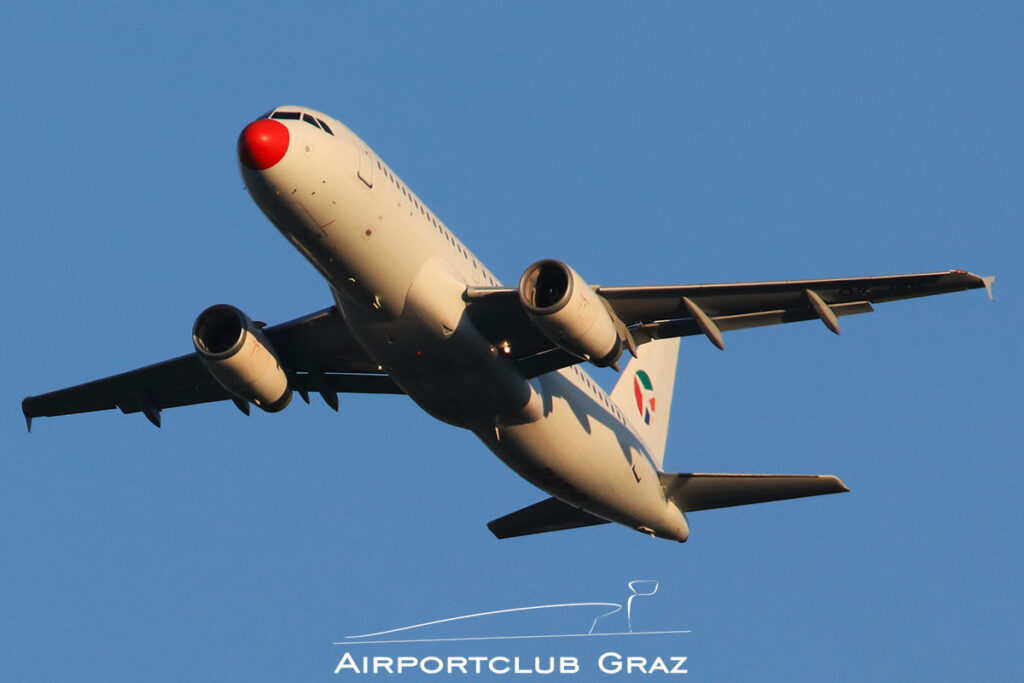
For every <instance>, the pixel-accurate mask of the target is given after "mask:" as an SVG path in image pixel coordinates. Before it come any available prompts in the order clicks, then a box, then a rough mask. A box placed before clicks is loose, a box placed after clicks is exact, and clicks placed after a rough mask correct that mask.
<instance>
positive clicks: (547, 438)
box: [476, 373, 689, 541]
mask: <svg viewBox="0 0 1024 683" xmlns="http://www.w3.org/2000/svg"><path fill="white" fill-rule="evenodd" d="M538 379H539V384H540V389H541V393H542V403H543V410H544V414H543V417H542V419H540V420H538V421H536V422H532V423H528V424H521V425H514V426H508V427H501V428H498V430H497V431H496V432H495V430H491V431H490V432H488V431H487V430H482V429H481V430H477V432H476V433H477V436H478V437H479V438H480V439H481V440H482V441H483V442H484V443H485V444H486V445H487V446H488V447H489V448H490V449H491V450H492V451H493V452H494V453H495V454H496V455H497V456H498V457H499V458H501V460H502V461H503V462H505V464H507V465H508V466H509V467H511V468H512V469H513V470H515V471H516V472H517V473H518V474H519V475H520V476H522V477H523V478H524V479H526V480H527V481H529V482H530V483H532V484H533V485H535V486H537V487H538V488H540V489H542V490H544V491H547V492H548V493H550V494H551V495H553V496H554V497H556V498H558V499H559V500H562V501H563V502H566V503H568V504H570V505H573V506H576V507H579V508H582V509H583V510H585V511H587V512H589V513H591V514H594V515H597V516H599V517H602V518H604V519H608V520H611V521H614V522H618V523H620V524H624V525H626V526H629V527H631V528H634V529H640V530H643V531H646V532H648V533H654V534H655V535H657V536H661V537H664V538H671V539H675V540H679V541H683V540H686V538H687V536H688V534H689V528H688V526H687V523H686V520H685V518H684V517H683V515H682V513H681V512H679V510H678V509H677V508H676V507H675V506H674V505H672V504H671V503H669V502H668V501H667V500H666V498H665V495H664V492H663V491H662V489H661V484H660V482H659V480H658V477H657V471H656V470H655V468H654V467H653V465H652V464H651V462H650V460H649V459H648V458H647V457H646V456H645V448H644V446H643V444H642V443H640V442H639V441H638V440H637V438H636V436H635V435H634V434H633V433H632V432H631V431H629V430H628V429H626V428H625V427H624V426H623V425H622V424H621V423H619V422H618V420H617V419H616V418H615V417H614V416H612V415H611V414H609V413H607V412H605V411H604V410H603V407H602V406H600V405H599V404H597V403H595V402H591V404H590V405H588V404H587V401H586V400H581V399H580V396H578V395H576V394H577V392H579V393H582V392H581V391H580V390H579V389H578V388H577V387H575V385H574V384H573V383H572V382H571V381H570V379H569V378H568V377H566V376H565V375H563V374H561V373H551V374H550V375H544V376H542V377H541V378H538Z"/></svg>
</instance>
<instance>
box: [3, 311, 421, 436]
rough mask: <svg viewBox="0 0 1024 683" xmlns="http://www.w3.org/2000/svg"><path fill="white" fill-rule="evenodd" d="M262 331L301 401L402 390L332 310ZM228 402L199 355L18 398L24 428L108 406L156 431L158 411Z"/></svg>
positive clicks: (333, 401)
mask: <svg viewBox="0 0 1024 683" xmlns="http://www.w3.org/2000/svg"><path fill="white" fill-rule="evenodd" d="M263 333H264V334H265V335H266V336H267V339H269V340H270V343H271V345H273V347H274V350H275V351H276V353H277V357H278V360H280V361H281V366H282V367H283V369H284V370H285V372H286V373H288V379H289V384H290V385H291V387H292V388H293V389H294V390H296V391H298V392H299V394H300V395H301V396H302V397H303V398H304V399H305V400H306V401H307V402H308V400H309V392H319V393H320V394H321V395H323V397H324V400H326V401H327V402H328V404H329V405H331V407H333V408H335V410H337V396H336V395H335V393H336V392H360V393H382V394H401V393H403V392H402V390H401V389H399V388H398V386H397V385H395V383H394V382H393V381H392V380H391V377H389V376H388V375H387V374H386V373H383V372H381V371H380V370H379V369H378V368H377V365H376V363H374V362H373V361H372V360H371V359H370V358H369V357H368V356H367V355H366V353H365V352H364V351H363V349H362V348H361V347H360V346H359V343H358V342H356V340H355V338H354V337H353V336H352V333H351V332H349V329H348V327H347V326H346V325H345V322H344V320H342V318H341V316H340V315H339V313H338V311H337V309H336V308H334V307H333V306H332V307H331V308H326V309H324V310H322V311H317V312H316V313H312V314H310V315H307V316H303V317H301V318H297V319H295V320H291V321H289V322H286V323H281V324H280V325H275V326H273V327H267V328H264V330H263ZM229 399H231V400H235V399H234V398H233V396H232V395H231V394H230V393H228V391H227V390H226V389H224V388H223V387H222V386H221V385H220V384H219V383H218V382H217V381H216V380H215V379H214V378H213V377H212V376H211V375H210V373H209V372H207V370H206V368H205V367H204V366H203V364H202V362H201V361H200V360H199V357H198V356H197V355H196V354H195V353H190V354H188V355H186V356H180V357H178V358H174V359H172V360H168V361H164V362H162V363H157V364H155V365H149V366H147V367H144V368H140V369H138V370H131V371H129V372H125V373H122V374H120V375H114V376H113V377H107V378H105V379H99V380H95V381H93V382H87V383H85V384H79V385H78V386H74V387H70V388H67V389H60V390H57V391H53V392H50V393H47V394H41V395H39V396H30V397H28V398H26V399H25V400H24V401H22V403H21V409H22V412H23V413H24V414H25V420H26V422H27V423H28V426H29V429H31V427H32V418H34V417H50V416H54V415H70V414H72V413H85V412H90V411H94V410H111V409H113V408H118V409H119V410H120V411H121V412H123V413H137V412H142V413H144V414H145V415H146V417H147V418H149V420H150V421H151V422H153V424H155V425H157V426H158V427H159V426H160V411H161V410H163V409H164V408H175V407H177V406H184V405H192V404H196V403H207V402H210V401H224V400H229ZM240 407H241V406H240ZM246 407H247V406H246ZM244 409H245V408H243V410H244Z"/></svg>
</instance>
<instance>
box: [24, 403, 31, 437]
mask: <svg viewBox="0 0 1024 683" xmlns="http://www.w3.org/2000/svg"><path fill="white" fill-rule="evenodd" d="M21 412H22V413H24V415H25V426H26V427H28V432H29V434H31V433H32V416H31V415H29V412H28V407H27V406H26V405H25V401H22V402H21Z"/></svg>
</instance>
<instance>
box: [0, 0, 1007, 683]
mask: <svg viewBox="0 0 1024 683" xmlns="http://www.w3.org/2000/svg"><path fill="white" fill-rule="evenodd" d="M213 4H216V5H217V6H216V7H213V6H211V3H184V4H166V3H164V4H161V5H159V6H157V5H154V6H152V7H148V8H144V7H142V6H141V5H140V4H139V3H110V4H105V5H103V7H102V8H99V7H89V6H88V4H87V3H67V4H54V3H36V2H33V3H23V2H8V3H4V4H3V6H2V8H0V55H2V64H3V68H2V69H0V86H2V91H3V93H4V96H5V100H6V105H5V106H4V107H3V108H2V109H0V121H2V123H3V130H4V131H5V134H4V146H3V163H2V165H0V188H2V189H0V193H2V197H3V206H4V218H3V220H4V225H5V229H4V235H5V238H6V245H5V248H4V249H3V250H2V251H0V264H2V265H0V302H2V303H0V305H2V307H3V313H4V319H5V323H6V334H5V341H4V343H3V353H2V354H0V368H2V371H0V372H2V374H0V377H2V379H3V382H2V392H3V394H2V395H3V401H2V402H0V407H3V410H0V435H2V436H0V679H3V680H10V681H52V680H62V681H75V680H140V681H141V680H147V681H180V680H245V681H258V680H266V681H280V680H303V681H320V680H324V681H326V680H330V679H332V677H333V674H332V671H333V669H334V666H335V665H336V664H337V661H338V659H339V657H340V654H341V652H342V649H341V648H338V647H334V646H332V645H331V643H332V642H333V641H335V640H338V639H340V638H342V637H343V636H345V635H350V634H353V633H361V632H365V631H372V630H377V629H384V628H389V627H393V626H400V625H404V624H411V623H416V622H420V621H426V620H430V619H436V618H441V617H446V616H452V615H456V614H464V613H468V612H475V611H482V610H488V609H500V608H506V607H516V606H523V605H535V604H543V603H559V602H575V601H611V602H616V601H622V600H624V599H625V598H626V596H627V595H628V592H627V590H626V587H625V584H626V582H627V581H629V580H631V579H657V580H659V581H660V582H661V590H660V591H659V593H658V595H657V596H654V597H652V598H649V599H647V600H646V601H644V602H642V603H636V604H637V605H638V607H637V610H638V611H637V612H636V613H635V614H634V624H633V626H634V628H637V629H692V631H693V632H692V634H689V635H682V636H674V637H667V636H666V637H660V638H651V639H640V638H636V637H634V638H633V639H627V638H607V639H594V640H590V641H559V642H557V643H543V644H541V643H530V642H525V643H524V642H519V643H488V644H464V645H446V646H441V645H436V646H429V647H428V646H422V645H420V646H404V647H397V646H378V648H379V649H377V650H373V651H372V653H373V654H387V655H391V656H397V655H400V654H411V655H417V656H426V655H431V654H432V655H440V656H446V655H451V654H491V655H507V656H513V655H521V656H525V657H532V656H534V655H542V656H547V655H548V654H556V655H557V654H563V655H575V656H578V657H580V659H581V661H582V662H583V666H584V667H585V671H586V672H589V673H584V674H581V675H579V676H577V677H576V678H577V680H591V679H592V676H593V673H594V660H596V657H597V655H599V654H600V653H601V652H603V651H605V650H607V649H612V650H617V651H619V652H622V653H624V654H637V655H647V656H651V655H655V654H661V655H670V654H678V655H685V656H688V657H689V658H690V659H689V661H688V665H689V670H690V672H691V673H690V675H689V677H690V678H695V679H698V680H708V681H721V680H732V681H735V680H744V679H750V678H755V679H761V680H786V681H798V680H806V681H816V680H822V679H831V680H850V681H860V680H964V679H970V680H997V679H1010V678H1016V677H1017V676H1019V672H1020V663H1019V652H1020V644H1021V642H1022V639H1024V633H1022V631H1024V624H1022V616H1021V614H1022V605H1021V597H1022V588H1021V581H1020V568H1021V561H1022V559H1024V558H1022V555H1024V553H1022V550H1021V541H1022V539H1021V526H1022V523H1024V514H1022V512H1021V502H1020V501H1021V491H1022V490H1024V476H1022V475H1024V465H1022V458H1021V452H1020V443H1021V440H1022V437H1024V429H1022V423H1024V419H1022V418H1024V415H1022V405H1024V402H1022V399H1024V395H1022V393H1024V392H1022V388H1021V385H1022V373H1021V351H1022V346H1021V338H1022V337H1024V315H1022V313H1024V289H1022V286H1021V277H1020V276H1021V272H1022V257H1024V238H1022V237H1021V233H1022V228H1024V200H1022V189H1024V144H1022V136H1021V121H1022V120H1024V87H1022V83H1024V9H1022V7H1024V6H1022V5H1021V4H1020V3H1019V2H1006V3H999V2H993V3H983V4H982V5H980V6H979V5H977V4H970V3H967V4H965V3H944V2H940V3H935V2H927V3H924V2H922V3H890V2H879V3H864V2H856V3H854V2H849V3H820V2H803V3H783V5H782V6H776V3H692V2H690V3H683V2H679V3H639V4H637V3H624V4H623V5H622V6H616V5H610V4H608V3H586V4H582V3H502V4H498V3H420V4H417V5H413V4H412V3H409V4H406V3H388V2H380V3H359V5H358V6H357V5H356V4H355V3H350V4H342V3H334V2H328V3H317V2H313V3H300V4H294V3H293V4H291V5H289V6H287V7H286V6H285V5H282V4H280V3H263V2H246V3H234V2H224V3H213ZM719 5H721V6H719ZM287 103H294V104H304V105H308V106H312V107H316V108H318V109H321V110H324V111H326V112H329V113H331V114H332V115H334V116H336V117H337V118H339V119H340V120H342V121H344V122H346V123H347V124H348V125H349V126H350V127H351V128H352V129H353V130H355V131H356V132H357V133H358V134H359V135H360V136H361V137H363V139H365V140H366V141H367V142H368V143H369V144H370V145H371V146H373V147H374V149H375V150H376V151H377V152H378V153H379V154H380V155H381V156H382V157H383V158H384V159H386V160H387V162H388V163H389V164H390V165H391V166H392V167H393V168H394V169H395V170H396V171H397V172H398V173H399V174H400V175H401V176H402V178H403V179H404V180H405V181H406V182H407V183H408V184H409V186H411V187H412V188H414V189H415V191H416V192H417V194H419V196H420V197H422V198H423V199H424V200H425V201H426V202H427V204H428V205H430V207H431V208H432V209H433V210H434V211H435V212H436V213H437V214H438V215H439V216H440V217H442V218H443V219H444V220H445V221H446V222H447V223H448V225H449V226H450V227H451V228H452V229H453V230H454V231H455V232H456V233H457V234H458V235H459V236H460V237H461V238H462V239H463V241H464V242H465V243H466V244H467V245H468V246H470V248H472V249H473V250H474V251H475V253H476V254H477V255H478V256H479V257H480V258H481V259H482V260H483V261H484V262H486V263H487V264H488V265H489V266H490V267H491V268H492V269H493V270H494V271H495V273H496V274H497V275H498V276H499V277H501V278H502V279H503V280H504V281H505V282H508V283H513V282H515V281H517V279H518V277H519V275H520V274H521V272H522V271H523V269H524V268H525V267H526V266H527V265H529V264H530V263H532V262H533V261H534V260H536V259H539V258H544V257H554V258H559V259H563V260H565V261H567V262H568V263H570V264H571V265H572V266H573V267H575V268H576V269H577V270H578V271H579V272H580V273H581V274H583V276H584V277H585V278H587V279H588V280H589V281H590V282H591V283H594V284H605V285H619V284H670V283H680V284H681V283H698V282H727V281H743V280H765V279H792V278H811V277H839V276H856V275H881V274H891V273H901V272H922V271H934V270H946V269H950V268H965V269H969V270H971V271H973V272H976V273H979V274H982V275H990V274H992V275H997V276H998V278H999V279H998V281H997V282H996V287H995V294H996V300H995V303H989V302H988V300H987V299H986V298H985V295H984V294H983V293H982V292H977V291H975V292H967V293H960V294H955V295H948V296H942V297H935V298H931V299H925V300H918V301H913V302H899V303H894V304H887V305H882V306H879V307H878V309H877V311H876V313H874V314H871V315H867V316H858V317H855V318H844V319H843V322H842V324H843V334H842V336H840V337H838V338H837V337H834V336H833V335H832V334H830V333H829V332H828V331H827V330H826V329H825V328H824V327H823V326H822V325H820V324H818V323H813V322H810V323H802V324H797V325H788V326H780V327H775V328H766V329H761V330H752V331H745V332H737V333H732V334H729V335H727V338H726V344H727V350H726V351H725V352H724V353H723V352H719V351H718V350H717V349H715V348H713V347H712V346H711V344H709V343H708V342H707V341H706V340H705V339H703V338H695V337H692V338H688V339H686V340H685V341H684V342H683V345H682V357H681V360H680V367H679V377H678V381H677V385H676V387H677V389H676V400H675V404H674V406H673V413H672V422H671V429H670V434H669V437H670V439H669V448H668V455H667V458H666V467H667V468H668V469H674V470H683V471H723V472H783V473H828V474H835V475H838V476H840V477H841V478H842V479H843V480H844V482H845V483H846V484H847V485H848V486H849V487H850V488H851V490H852V493H850V494H846V495H842V496H826V497H822V498H819V499H809V500H801V501H790V502H783V503H774V504H769V505H762V506H754V507H746V508H735V509H730V510H721V511H710V512H704V513H697V514H694V515H692V516H691V518H690V521H691V526H692V536H691V540H690V541H689V542H688V543H687V544H685V545H679V544H675V543H671V542H668V541H664V540H652V539H650V538H647V537H645V536H642V535H640V534H637V533H634V532H631V531H629V530H627V529H624V528H621V527H614V526H603V527H596V528H591V529H584V530H577V531H567V532H562V533H558V534H548V535H542V536H536V537H531V538H524V539H518V540H508V541H497V540H495V539H494V538H493V537H492V536H491V534H490V533H489V532H488V530H487V528H486V527H485V523H486V522H487V521H488V520H490V519H493V518H495V517H498V516H501V515H503V514H505V513H508V512H511V511H512V510H515V509H517V508H519V507H522V506H525V505H528V504H530V503H533V502H535V501H537V500H539V499H541V498H543V497H544V494H543V493H541V492H540V491H538V490H536V489H533V488H532V487H531V486H529V485H528V484H526V483H525V482H523V481H522V480H520V479H519V478H518V477H517V476H516V475H515V474H513V473H512V472H511V471H510V470H508V469H506V468H505V466H504V465H502V464H501V463H500V462H499V461H498V460H497V459H496V458H495V457H493V456H492V455H491V454H490V453H489V452H488V451H487V450H486V449H485V448H484V447H483V446H482V445H480V444H479V443H478V442H477V441H476V440H475V439H474V438H473V437H472V436H470V435H468V434H467V433H463V432H460V431H459V430H456V429H454V428H451V427H447V426H445V425H442V424H440V423H436V422H434V421H432V420H431V419H430V418H428V417H427V416H426V415H425V414H423V413H422V412H420V411H419V410H418V409H417V408H416V407H415V406H414V405H413V404H412V403H411V402H410V401H409V400H408V399H406V398H404V397H361V396H343V397H342V405H341V412H340V413H339V414H335V413H334V412H332V411H331V410H330V409H329V408H328V407H327V406H326V405H324V403H323V402H322V401H321V400H319V399H318V398H317V399H315V400H314V401H313V404H312V405H311V406H306V405H305V404H304V403H302V402H301V401H299V400H296V401H294V402H293V405H292V406H291V407H289V408H288V409H287V410H286V411H284V412H283V413H279V414H276V415H266V414H254V415H253V416H252V417H249V418H245V417H243V416H242V415H241V414H240V413H239V412H238V411H237V410H236V409H235V408H234V407H233V406H232V405H231V404H229V403H224V404H214V405H207V406H200V407H192V408H183V409H179V410H174V411H167V412H165V413H164V415H163V418H164V427H163V428H162V429H160V430H157V429H154V428H153V427H152V426H151V425H150V424H149V423H148V422H147V421H146V420H145V418H143V417H142V416H141V415H132V416H123V415H121V414H120V413H117V412H111V413H98V414H91V415H85V416H74V417H67V418H58V419H40V420H38V421H37V422H36V423H35V425H34V428H33V433H32V434H31V435H29V434H27V433H26V432H25V426H24V422H23V420H22V416H21V412H20V401H21V399H22V398H23V397H24V396H26V395H30V394H36V393H42V392H44V391H49V390H52V389H56V388H59V387H62V386H67V385H70V384H76V383H79V382H82V381H86V380H90V379H94V378H98V377H103V376H106V375H109V374H113V373H115V372H120V371H122V370H127V369H131V368H134V367H138V366H141V365H145V364H148V363H151V362H156V361H159V360H163V359H166V358H170V357H172V356H176V355H179V354H182V353H186V352H188V351H190V350H191V342H190V333H191V326H192V322H193V320H194V318H195V316H196V315H197V314H198V313H199V311H201V310H202V309H203V308H204V307H206V306H207V305H209V304H212V303H218V302H227V303H232V304H235V305H238V306H240V307H241V308H242V309H243V310H245V311H246V312H247V313H248V314H249V315H250V316H252V317H253V318H254V319H261V320H266V321H270V322H279V321H282V320H285V319H289V318H292V317H295V316H297V315H300V314H304V313H306V312H309V311H312V310H315V309H319V308H321V307H323V306H325V305H328V304H329V302H330V298H329V296H328V292H327V288H326V285H325V284H324V282H322V281H321V280H320V279H319V277H318V276H317V274H316V273H315V272H314V270H313V268H312V267H310V266H309V265H308V264H307V263H306V262H305V261H303V259H302V258H301V257H300V256H299V254H298V253H297V252H296V251H295V250H294V249H292V248H291V247H290V246H289V245H288V244H287V243H286V242H285V240H283V239H282V238H281V237H280V236H279V234H278V233H277V232H276V231H275V230H274V228H273V227H272V226H271V225H270V224H269V223H268V222H267V221H266V220H265V219H264V218H263V216H262V215H261V214H260V212H259V211H258V209H257V208H256V207H255V205H254V204H253V203H252V202H251V200H250V199H249V197H248V196H247V194H246V193H245V192H244V190H243V188H242V182H241V180H240V178H239V175H238V170H237V162H236V159H235V141H236V138H237V135H238V133H239V131H240V130H241V128H242V127H243V126H244V125H245V123H247V122H248V121H250V120H251V119H253V118H254V117H256V116H257V115H259V114H260V113H262V112H264V111H266V110H267V109H269V108H271V107H273V106H275V105H280V104H287ZM596 375H597V377H598V378H599V380H600V381H601V382H602V383H603V384H604V385H605V386H606V387H610V386H611V384H612V383H613V382H614V373H612V372H611V371H602V372H598V373H596ZM256 412H258V411H256ZM620 626H621V625H620ZM474 633H475V634H477V635H487V633H486V629H484V628H483V627H480V629H479V630H477V631H475V632H474ZM365 652H366V653H368V654H369V653H371V650H366V651H365ZM334 678H337V677H334ZM415 678H416V677H414V676H408V677H407V679H409V680H411V679H415Z"/></svg>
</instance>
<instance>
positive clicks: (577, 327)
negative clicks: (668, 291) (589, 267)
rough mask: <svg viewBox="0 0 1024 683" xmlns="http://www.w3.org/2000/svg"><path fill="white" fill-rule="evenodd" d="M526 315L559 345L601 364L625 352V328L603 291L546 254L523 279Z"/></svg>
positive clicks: (521, 300)
mask: <svg viewBox="0 0 1024 683" xmlns="http://www.w3.org/2000/svg"><path fill="white" fill-rule="evenodd" d="M519 301H520V303H522V305H523V308H524V309H525V310H526V315H528V316H529V318H530V320H531V321H532V322H533V324H534V325H536V326H537V328H538V329H540V331H541V332H543V333H544V335H545V336H546V337H547V338H548V339H550V340H551V341H552V343H554V344H555V345H557V346H558V347H559V348H561V349H563V350H565V351H568V352H569V353H571V354H573V355H575V356H580V357H582V358H584V359H586V360H588V361H590V362H591V363H593V364H594V365H598V366H601V367H604V366H607V365H612V364H614V363H615V361H617V360H618V359H619V355H620V354H621V353H622V341H623V336H622V333H624V329H623V331H622V333H620V330H619V328H620V327H623V326H622V325H621V323H619V324H616V322H617V319H616V318H615V317H614V314H613V313H612V312H611V310H610V309H609V308H608V306H607V304H606V303H605V301H604V299H603V298H602V297H601V295H600V294H598V293H597V292H595V291H594V290H593V289H591V287H590V285H588V284H587V283H586V282H584V281H583V278H581V277H580V276H579V274H578V273H577V272H576V271H575V270H573V269H572V268H570V267H569V266H567V265H565V264H564V263H562V262H561V261H555V260H552V259H545V260H543V261H537V262H536V263H534V264H533V265H532V266H530V267H529V268H527V269H526V272H525V273H523V277H522V278H521V279H520V280H519Z"/></svg>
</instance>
